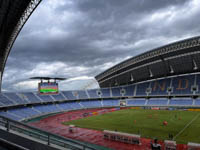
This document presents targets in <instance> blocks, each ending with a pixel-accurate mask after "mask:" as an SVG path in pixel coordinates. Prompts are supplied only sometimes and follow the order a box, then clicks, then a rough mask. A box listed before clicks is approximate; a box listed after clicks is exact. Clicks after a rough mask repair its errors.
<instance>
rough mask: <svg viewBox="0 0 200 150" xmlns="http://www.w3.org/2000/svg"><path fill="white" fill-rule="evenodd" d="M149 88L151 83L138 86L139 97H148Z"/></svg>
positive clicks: (137, 93)
mask: <svg viewBox="0 0 200 150" xmlns="http://www.w3.org/2000/svg"><path fill="white" fill-rule="evenodd" d="M147 88H149V82H145V83H140V84H137V91H136V95H137V96H146V95H147V94H146V90H147Z"/></svg>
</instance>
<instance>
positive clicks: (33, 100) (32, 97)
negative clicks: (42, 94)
mask: <svg viewBox="0 0 200 150" xmlns="http://www.w3.org/2000/svg"><path fill="white" fill-rule="evenodd" d="M21 97H23V98H24V99H27V100H28V101H30V103H40V102H41V100H39V99H38V98H37V97H36V96H35V95H34V94H33V93H32V92H26V93H21Z"/></svg>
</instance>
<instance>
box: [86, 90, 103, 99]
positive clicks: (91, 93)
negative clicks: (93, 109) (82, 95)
mask: <svg viewBox="0 0 200 150" xmlns="http://www.w3.org/2000/svg"><path fill="white" fill-rule="evenodd" d="M87 92H88V94H89V96H90V98H100V97H101V91H100V89H92V90H87Z"/></svg>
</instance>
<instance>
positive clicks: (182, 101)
mask: <svg viewBox="0 0 200 150" xmlns="http://www.w3.org/2000/svg"><path fill="white" fill-rule="evenodd" d="M192 103H193V100H192V99H190V98H174V99H171V100H170V103H169V105H180V106H186V105H192Z"/></svg>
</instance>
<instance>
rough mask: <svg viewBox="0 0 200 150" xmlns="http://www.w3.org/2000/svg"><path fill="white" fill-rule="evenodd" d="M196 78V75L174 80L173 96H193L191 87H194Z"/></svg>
mask: <svg viewBox="0 0 200 150" xmlns="http://www.w3.org/2000/svg"><path fill="white" fill-rule="evenodd" d="M194 78H195V76H194V75H189V76H181V77H175V78H173V82H172V87H173V92H172V95H192V94H193V92H192V91H191V87H192V85H194Z"/></svg>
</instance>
